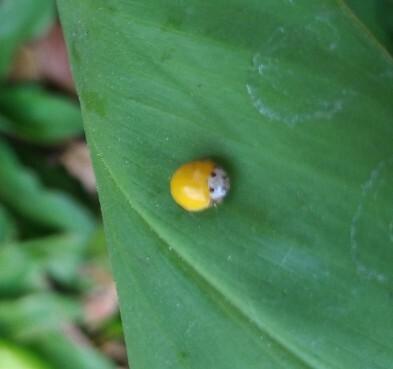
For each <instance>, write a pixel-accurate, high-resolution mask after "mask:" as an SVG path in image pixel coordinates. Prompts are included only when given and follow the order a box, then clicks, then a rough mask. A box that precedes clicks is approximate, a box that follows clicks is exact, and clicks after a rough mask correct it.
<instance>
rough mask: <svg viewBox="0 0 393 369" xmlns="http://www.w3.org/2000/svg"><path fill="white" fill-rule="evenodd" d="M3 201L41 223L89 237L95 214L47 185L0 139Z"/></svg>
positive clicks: (0, 177)
mask: <svg viewBox="0 0 393 369" xmlns="http://www.w3.org/2000/svg"><path fill="white" fill-rule="evenodd" d="M0 162H1V165H0V200H2V201H3V202H4V203H6V204H7V205H9V206H10V207H12V208H13V209H14V210H15V211H16V212H18V213H19V214H22V215H23V216H25V217H27V218H29V219H32V220H34V221H35V222H37V223H40V224H43V225H46V226H49V227H54V228H57V229H63V230H67V231H70V232H75V233H77V234H80V235H85V236H89V234H90V232H91V231H92V230H93V228H94V221H93V219H92V217H91V214H90V213H89V212H88V211H87V210H86V209H85V208H83V207H82V206H80V205H79V204H78V203H77V202H75V201H74V200H73V199H72V198H71V197H69V196H68V195H67V194H65V193H62V192H60V191H55V190H50V189H47V188H45V187H44V186H43V185H42V184H41V183H40V181H39V179H38V178H37V177H36V175H35V174H34V172H32V171H31V170H29V169H28V168H26V167H24V166H23V165H22V164H21V163H20V162H19V161H18V159H17V157H16V156H15V154H14V152H13V151H12V149H11V147H9V146H8V145H7V144H6V143H5V142H4V141H0Z"/></svg>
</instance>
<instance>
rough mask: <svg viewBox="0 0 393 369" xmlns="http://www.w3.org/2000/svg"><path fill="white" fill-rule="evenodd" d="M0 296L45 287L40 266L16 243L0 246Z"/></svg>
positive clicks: (13, 294)
mask: <svg viewBox="0 0 393 369" xmlns="http://www.w3.org/2000/svg"><path fill="white" fill-rule="evenodd" d="M0 280H1V283H0V296H1V297H3V296H15V295H19V294H21V293H23V292H26V291H31V290H37V289H40V288H43V287H45V285H46V282H45V275H43V273H42V270H41V268H40V266H39V265H38V264H37V263H35V262H34V260H33V259H32V258H31V257H30V256H29V255H28V254H27V253H26V252H25V251H24V250H23V249H22V248H21V247H19V246H18V245H14V244H7V245H1V246H0Z"/></svg>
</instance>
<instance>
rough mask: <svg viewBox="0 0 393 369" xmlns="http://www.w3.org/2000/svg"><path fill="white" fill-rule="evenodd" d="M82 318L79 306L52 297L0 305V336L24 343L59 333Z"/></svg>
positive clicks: (38, 296) (40, 295) (32, 297)
mask: <svg viewBox="0 0 393 369" xmlns="http://www.w3.org/2000/svg"><path fill="white" fill-rule="evenodd" d="M81 317H82V308H81V306H80V305H79V304H78V303H77V302H75V301H73V300H71V299H69V298H65V297H60V296H57V295H55V294H53V293H52V294H51V293H36V294H31V295H27V296H24V297H21V298H19V299H13V300H2V301H0V333H1V334H2V335H6V336H7V337H11V338H13V339H15V340H19V341H21V342H22V341H23V342H30V341H32V340H33V341H34V340H36V339H38V338H39V337H42V336H46V335H47V334H49V333H53V332H60V331H62V329H63V327H64V326H65V325H66V324H69V323H70V322H72V321H74V320H80V319H81Z"/></svg>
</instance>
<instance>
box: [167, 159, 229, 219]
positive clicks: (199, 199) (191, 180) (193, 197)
mask: <svg viewBox="0 0 393 369" xmlns="http://www.w3.org/2000/svg"><path fill="white" fill-rule="evenodd" d="M229 187H230V183H229V178H228V175H227V173H226V172H225V170H224V169H222V168H221V167H220V166H218V165H217V164H216V163H214V162H213V161H212V160H197V161H192V162H190V163H187V164H184V165H182V166H181V167H180V168H179V169H177V170H176V172H175V173H174V174H173V176H172V179H171V194H172V197H173V199H174V200H175V201H176V203H177V204H179V205H180V206H181V207H182V208H184V209H186V210H188V211H201V210H205V209H208V208H210V207H211V206H212V205H216V204H219V203H220V202H221V201H222V200H223V199H224V197H225V196H226V195H227V194H228V191H229Z"/></svg>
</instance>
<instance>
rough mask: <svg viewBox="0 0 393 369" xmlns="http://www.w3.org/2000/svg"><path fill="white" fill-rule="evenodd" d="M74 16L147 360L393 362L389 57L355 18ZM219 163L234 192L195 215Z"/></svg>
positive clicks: (207, 12) (72, 29) (263, 9)
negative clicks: (181, 183) (203, 167)
mask: <svg viewBox="0 0 393 369" xmlns="http://www.w3.org/2000/svg"><path fill="white" fill-rule="evenodd" d="M58 3H59V6H60V15H61V18H62V22H63V25H64V27H65V31H66V36H67V40H68V47H69V51H70V55H71V60H72V64H73V71H74V76H75V79H76V82H77V88H78V93H79V95H80V98H81V104H82V109H83V117H84V123H85V127H86V131H87V136H88V141H89V143H90V148H91V149H92V153H93V159H94V165H95V170H96V174H97V179H98V184H99V193H100V201H101V204H102V207H103V214H104V222H105V226H106V234H107V239H108V243H109V250H110V254H111V259H112V265H113V270H114V273H115V277H116V280H117V286H118V289H119V295H120V303H121V311H122V320H123V323H124V330H125V335H126V340H127V343H128V349H129V357H130V362H131V366H132V367H133V368H138V369H142V368H146V369H154V368H160V369H164V368H168V369H169V368H170V369H177V368H179V369H180V368H182V369H183V368H193V369H196V368H215V369H228V368H232V369H244V368H247V369H271V368H274V369H277V368H286V369H294V368H296V369H297V368H299V369H300V368H307V369H308V368H318V369H328V368H329V369H330V368H337V369H348V368H356V369H368V368H378V369H388V368H390V367H391V363H392V362H393V330H392V329H391V327H392V326H393V312H392V309H391V305H392V304H391V302H392V297H391V285H392V282H393V269H392V268H391V260H392V258H393V247H392V246H393V245H392V242H393V213H392V203H393V193H392V187H393V186H392V185H393V145H392V139H393V125H392V116H393V104H392V96H393V83H392V82H393V62H392V59H391V57H390V55H389V54H388V53H387V52H386V51H385V50H384V49H383V48H382V47H380V45H379V44H378V43H377V42H376V40H375V39H374V38H373V36H372V35H371V34H370V33H368V32H366V31H365V28H364V27H363V26H361V25H360V23H359V22H358V20H357V19H356V18H355V17H353V14H352V13H351V12H350V11H349V10H348V8H347V7H345V6H344V5H343V3H342V2H341V1H335V0H314V1H312V2H310V1H308V0H307V1H306V0H265V1H258V0H242V1H240V0H231V1H229V2H228V1H224V0H214V1H209V2H201V1H196V0H190V1H187V2H181V1H177V0H176V1H175V0H169V1H159V0H144V1H142V0H136V1H120V0H117V1H116V0H114V1H111V2H108V1H104V0H98V1H97V0H94V1H93V0H85V1H78V0H67V1H65V0H59V1H58ZM204 157H211V158H214V159H216V160H217V161H219V162H221V163H222V164H223V165H225V166H226V167H227V169H228V171H229V173H230V175H231V180H232V192H231V194H230V196H229V198H228V199H227V200H226V201H225V202H224V204H222V205H221V206H220V207H218V208H213V209H210V210H209V211H206V212H203V213H197V214H189V213H186V212H185V211H183V210H182V209H180V208H179V207H178V206H176V204H175V203H174V202H173V201H172V199H171V197H170V194H169V179H170V176H171V174H172V173H173V172H174V170H175V169H176V168H177V167H178V166H180V165H181V164H183V163H185V162H187V161H189V160H192V159H198V158H204Z"/></svg>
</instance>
